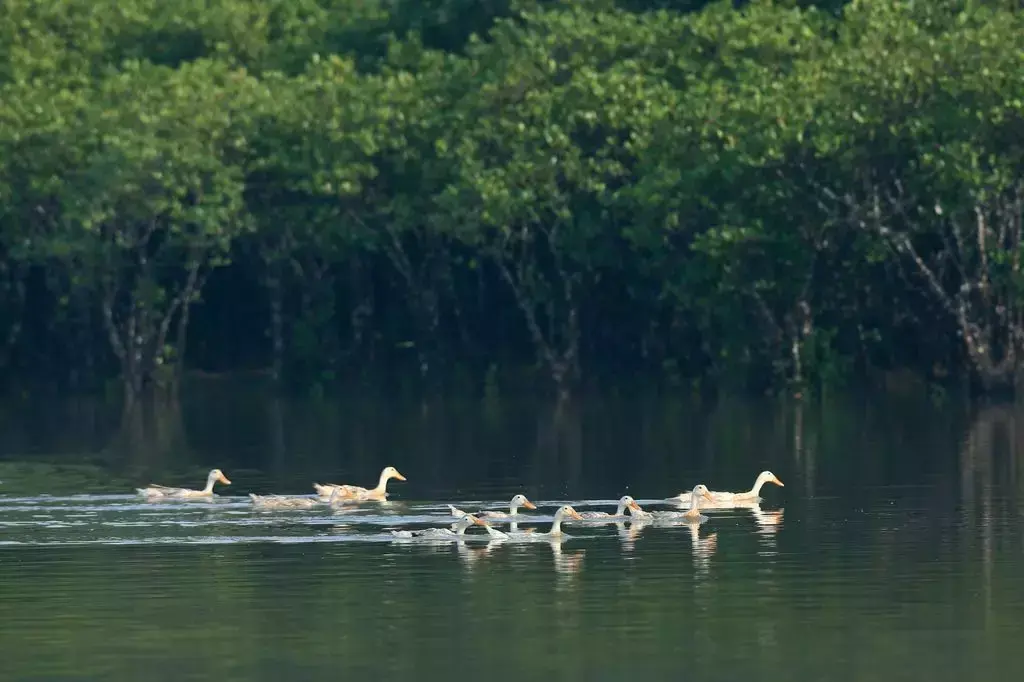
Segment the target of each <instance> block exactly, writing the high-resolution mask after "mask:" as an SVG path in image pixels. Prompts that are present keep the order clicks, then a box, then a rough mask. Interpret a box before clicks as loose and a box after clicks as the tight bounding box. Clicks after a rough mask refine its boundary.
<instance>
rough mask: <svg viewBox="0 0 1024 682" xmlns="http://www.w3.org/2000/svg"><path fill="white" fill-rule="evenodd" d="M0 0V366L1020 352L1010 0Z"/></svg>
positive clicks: (70, 375) (589, 361) (746, 360)
mask: <svg viewBox="0 0 1024 682" xmlns="http://www.w3.org/2000/svg"><path fill="white" fill-rule="evenodd" d="M734 4H735V5H736V6H734ZM4 5H5V9H4V12H3V13H2V16H0V384H4V385H6V386H8V387H18V386H25V385H29V384H31V383H43V384H47V385H50V386H56V387H59V388H60V389H61V390H66V391H71V392H77V391H98V390H103V389H104V387H106V386H108V385H109V384H110V382H116V384H117V385H118V391H119V392H120V394H121V395H122V396H123V398H124V402H125V405H126V406H131V405H133V404H135V403H136V402H137V401H138V400H139V398H141V397H143V396H145V395H148V394H149V393H150V389H151V388H152V387H154V386H172V387H173V386H176V385H177V384H178V380H179V379H180V378H181V377H182V376H183V375H184V373H185V372H186V371H187V372H191V373H194V374H197V375H198V374H208V375H212V376H217V375H233V374H238V373H245V372H254V371H255V372H263V371H265V372H267V373H269V376H270V377H271V379H272V382H273V383H274V384H276V385H278V386H280V387H281V388H283V389H294V390H300V391H303V392H308V391H310V390H314V391H324V390H330V388H331V386H333V385H336V384H338V383H344V382H350V381H351V380H352V379H353V377H358V376H360V375H363V374H366V375H369V374H371V373H373V372H375V371H379V370H380V369H381V368H386V369H387V370H388V371H389V372H391V373H392V374H404V375H405V376H408V377H415V378H416V381H419V382H421V384H423V385H426V386H430V385H433V384H434V382H439V381H442V380H443V379H442V378H443V377H445V376H447V375H448V374H450V373H451V372H452V371H453V369H459V370H460V371H465V372H467V373H468V374H469V375H470V376H472V377H473V378H474V381H476V382H477V384H478V385H480V386H487V385H490V384H491V383H494V382H495V381H497V378H496V377H498V376H499V375H501V374H502V372H509V371H511V368H518V367H530V368H532V370H531V371H532V376H533V377H534V378H536V379H539V380H540V381H541V382H542V385H546V386H548V387H551V388H552V389H553V390H554V391H555V392H556V393H557V394H558V395H562V396H568V395H569V394H570V393H572V392H574V391H576V390H578V388H579V387H580V386H583V385H585V384H587V383H588V382H592V381H600V380H601V379H602V378H603V377H604V378H607V377H621V376H630V377H646V378H654V379H658V380H664V381H666V382H668V383H670V384H674V385H683V386H686V385H690V386H695V387H699V388H700V389H701V390H724V391H736V390H741V391H750V392H754V393H765V392H769V393H771V392H785V393H789V394H799V395H805V394H814V393H820V392H821V391H823V390H826V389H829V388H832V387H841V386H844V385H849V384H851V383H857V382H861V381H865V380H868V381H875V380H876V379H871V377H876V378H878V377H880V378H881V379H879V380H881V381H882V383H883V384H884V383H885V382H887V381H889V380H890V379H889V378H890V377H902V379H900V380H901V381H903V382H906V381H909V382H911V383H920V384H921V385H924V386H928V385H932V386H939V387H943V388H942V389H941V390H946V389H948V388H950V387H954V386H955V387H964V386H969V387H971V388H972V389H973V390H975V391H978V392H982V393H987V394H1007V393H1013V392H1015V389H1016V388H1017V383H1018V376H1019V375H1020V369H1021V365H1022V359H1024V297H1022V296H1021V294H1022V292H1024V275H1022V272H1021V255H1022V250H1024V243H1022V239H1024V52H1022V51H1021V49H1020V46H1019V43H1020V41H1019V38H1020V36H1021V35H1024V13H1022V10H1020V9H1019V3H1017V2H1010V1H1004V0H991V1H980V0H979V1H974V2H966V1H963V2H954V1H952V0H936V1H934V2H928V3H921V2H913V3H912V2H892V1H891V0H890V1H888V2H883V1H881V0H857V1H854V2H849V3H840V2H834V1H833V2H817V3H815V2H806V1H805V2H797V1H795V0H794V1H789V2H787V1H783V0H779V1H776V2H764V1H753V2H746V3H732V2H713V3H705V2H695V1H693V0H689V1H682V0H679V1H675V2H673V1H671V0H660V1H659V0H647V1H644V0H572V1H571V0H504V1H502V2H487V3H485V2H472V1H468V0H430V1H423V0H420V1H418V2H414V1H412V0H378V1H377V2H373V1H366V0H359V1H356V0H216V1H207V2H192V1H185V0H183V1H182V2H177V3H166V2H161V1H159V0H116V1H115V0H7V2H5V3H4ZM264 368H265V369H264ZM311 387H312V388H311Z"/></svg>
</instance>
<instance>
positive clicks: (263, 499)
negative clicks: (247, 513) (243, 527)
mask: <svg viewBox="0 0 1024 682" xmlns="http://www.w3.org/2000/svg"><path fill="white" fill-rule="evenodd" d="M249 499H250V500H252V506H254V507H265V508H271V509H310V508H311V507H316V506H319V505H321V504H324V502H323V500H321V499H320V498H318V497H303V496H298V497H292V496H287V495H255V494H253V493H249Z"/></svg>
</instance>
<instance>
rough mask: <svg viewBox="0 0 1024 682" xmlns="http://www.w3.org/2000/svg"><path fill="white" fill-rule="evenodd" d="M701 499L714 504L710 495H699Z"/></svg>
mask: <svg viewBox="0 0 1024 682" xmlns="http://www.w3.org/2000/svg"><path fill="white" fill-rule="evenodd" d="M701 497H703V498H704V499H705V500H707V501H708V502H714V501H715V498H713V497H711V493H704V494H702V495H701Z"/></svg>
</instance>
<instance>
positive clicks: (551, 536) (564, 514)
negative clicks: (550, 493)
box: [511, 504, 583, 540]
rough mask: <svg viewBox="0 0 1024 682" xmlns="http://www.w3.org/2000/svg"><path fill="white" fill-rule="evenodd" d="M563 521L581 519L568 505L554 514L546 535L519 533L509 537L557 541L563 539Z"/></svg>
mask: <svg viewBox="0 0 1024 682" xmlns="http://www.w3.org/2000/svg"><path fill="white" fill-rule="evenodd" d="M565 519H573V520H574V521H582V520H583V517H582V516H580V514H579V512H577V511H576V510H575V509H573V508H572V507H571V506H569V505H567V504H566V505H563V506H561V507H559V508H558V510H557V511H556V512H555V518H554V520H553V521H552V522H551V529H550V530H549V531H548V532H546V533H533V532H526V531H520V532H518V533H516V534H515V535H512V536H511V537H515V538H518V539H520V540H558V539H561V538H562V537H563V533H562V521H564V520H565Z"/></svg>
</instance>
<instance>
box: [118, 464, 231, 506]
mask: <svg viewBox="0 0 1024 682" xmlns="http://www.w3.org/2000/svg"><path fill="white" fill-rule="evenodd" d="M214 483H223V484H224V485H231V481H229V480H228V479H227V477H226V476H225V475H224V473H223V472H222V471H221V470H220V469H211V470H210V473H209V474H207V476H206V487H205V488H203V489H202V490H192V489H190V488H171V487H168V486H165V485H157V484H156V483H152V484H150V485H149V486H147V487H145V488H136V489H135V491H136V492H137V493H138V494H139V495H142V496H143V497H145V498H147V499H150V500H161V499H178V500H183V499H202V498H207V497H210V498H212V497H213V485H214Z"/></svg>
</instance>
